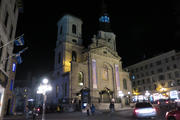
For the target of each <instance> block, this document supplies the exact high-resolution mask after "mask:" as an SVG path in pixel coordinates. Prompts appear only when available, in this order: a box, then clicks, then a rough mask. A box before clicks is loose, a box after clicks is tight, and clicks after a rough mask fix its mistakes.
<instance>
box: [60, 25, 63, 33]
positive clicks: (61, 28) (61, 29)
mask: <svg viewBox="0 0 180 120" xmlns="http://www.w3.org/2000/svg"><path fill="white" fill-rule="evenodd" d="M62 31H63V27H62V26H61V27H60V34H62Z"/></svg>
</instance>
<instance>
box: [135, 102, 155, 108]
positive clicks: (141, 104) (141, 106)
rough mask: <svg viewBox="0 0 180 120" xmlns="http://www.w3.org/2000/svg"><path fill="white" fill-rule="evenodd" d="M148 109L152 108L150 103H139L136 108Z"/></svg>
mask: <svg viewBox="0 0 180 120" xmlns="http://www.w3.org/2000/svg"><path fill="white" fill-rule="evenodd" d="M147 107H152V105H151V104H150V103H137V104H136V108H147Z"/></svg>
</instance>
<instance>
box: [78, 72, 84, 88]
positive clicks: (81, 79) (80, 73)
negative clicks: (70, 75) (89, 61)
mask: <svg viewBox="0 0 180 120" xmlns="http://www.w3.org/2000/svg"><path fill="white" fill-rule="evenodd" d="M78 85H79V86H83V85H84V74H83V72H79V74H78Z"/></svg>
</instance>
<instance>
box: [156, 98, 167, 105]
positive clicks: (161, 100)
mask: <svg viewBox="0 0 180 120" xmlns="http://www.w3.org/2000/svg"><path fill="white" fill-rule="evenodd" d="M157 103H158V105H168V104H169V103H170V101H169V100H166V99H159V100H158V101H157Z"/></svg>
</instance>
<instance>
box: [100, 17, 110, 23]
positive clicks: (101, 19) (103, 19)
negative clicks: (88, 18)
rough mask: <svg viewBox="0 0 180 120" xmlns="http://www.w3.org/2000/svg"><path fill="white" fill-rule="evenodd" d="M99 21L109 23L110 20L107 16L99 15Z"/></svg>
mask: <svg viewBox="0 0 180 120" xmlns="http://www.w3.org/2000/svg"><path fill="white" fill-rule="evenodd" d="M99 21H100V22H106V23H109V22H110V21H109V17H108V16H101V17H100V18H99Z"/></svg>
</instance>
